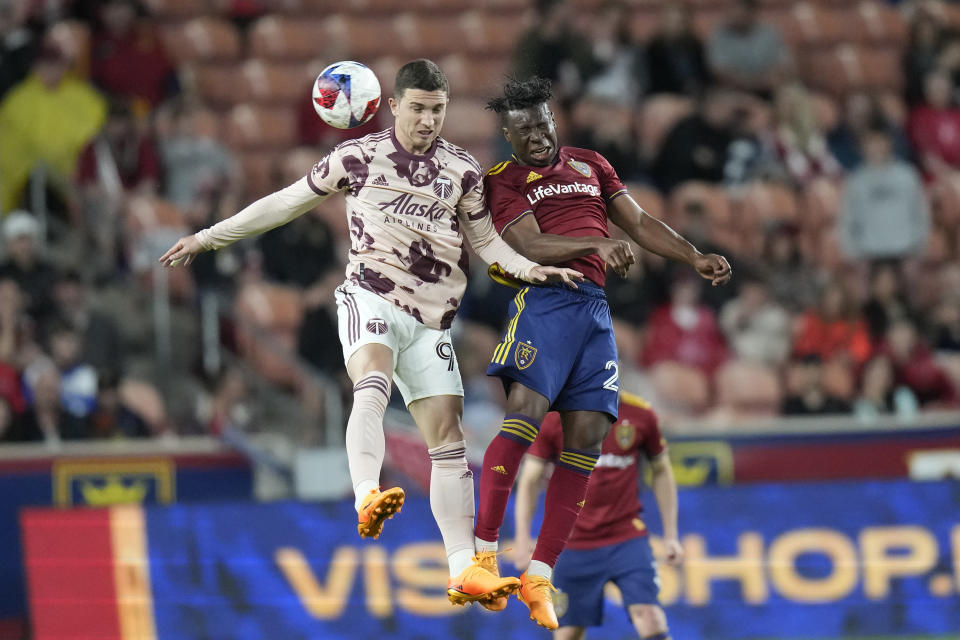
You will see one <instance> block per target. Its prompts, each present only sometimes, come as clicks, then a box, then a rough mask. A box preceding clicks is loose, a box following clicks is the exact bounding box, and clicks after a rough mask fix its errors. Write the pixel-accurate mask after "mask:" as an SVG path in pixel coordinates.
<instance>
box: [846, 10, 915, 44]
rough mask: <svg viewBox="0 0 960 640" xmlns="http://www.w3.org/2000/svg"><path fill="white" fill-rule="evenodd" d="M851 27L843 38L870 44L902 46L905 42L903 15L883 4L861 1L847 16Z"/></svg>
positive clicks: (905, 32)
mask: <svg viewBox="0 0 960 640" xmlns="http://www.w3.org/2000/svg"><path fill="white" fill-rule="evenodd" d="M847 15H848V17H849V18H850V20H851V21H850V22H849V23H848V24H849V25H851V26H850V27H849V28H847V30H846V33H845V36H846V37H847V38H851V39H859V40H860V41H862V42H865V43H870V44H875V45H876V44H895V45H902V43H904V42H906V40H907V29H908V27H907V21H906V19H905V18H904V16H903V14H902V13H901V12H899V11H897V10H896V9H895V8H893V7H892V6H890V5H889V4H887V3H884V2H878V1H877V0H863V2H859V3H858V4H857V5H856V7H855V8H853V11H852V12H850V13H848V14H847Z"/></svg>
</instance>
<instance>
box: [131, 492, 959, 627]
mask: <svg viewBox="0 0 960 640" xmlns="http://www.w3.org/2000/svg"><path fill="white" fill-rule="evenodd" d="M680 505H681V530H682V531H683V532H684V537H683V542H684V546H685V548H686V552H687V561H686V563H685V564H684V565H683V566H682V567H666V566H661V567H660V578H661V582H662V588H661V599H662V601H663V603H664V605H665V607H666V610H667V615H668V618H669V621H670V627H671V630H672V632H673V637H675V638H684V639H685V640H747V639H759V638H849V637H855V636H891V637H895V636H897V635H903V634H944V633H948V632H956V631H957V630H958V629H960V598H958V595H957V594H958V584H960V583H958V578H960V483H956V482H948V481H943V482H934V483H911V482H907V481H891V482H849V483H821V484H807V485H753V486H739V487H728V488H719V487H701V488H696V489H687V490H682V491H681V496H680ZM650 511H655V509H651V510H650ZM651 515H652V514H651ZM146 516H147V517H146V539H147V549H148V556H149V563H150V576H151V580H150V583H151V585H150V588H151V594H152V601H153V611H154V614H155V615H154V620H155V624H156V632H157V633H156V637H158V638H161V639H166V638H171V639H172V638H177V639H187V638H198V639H199V638H235V639H246V638H249V639H251V640H252V639H254V638H256V639H259V638H267V637H270V638H285V639H286V638H290V639H294V638H304V639H306V638H330V639H339V638H343V639H346V638H361V637H362V638H376V637H382V638H410V639H419V638H458V639H465V640H469V639H473V638H476V639H477V640H481V639H484V640H486V639H489V638H492V637H505V638H543V637H547V634H546V632H544V631H543V630H542V629H538V628H537V627H535V626H534V625H533V623H532V622H530V621H529V620H528V619H527V612H526V608H525V607H524V606H523V605H522V604H521V603H519V602H517V601H516V600H511V602H510V604H509V606H508V607H507V609H506V611H504V612H501V613H490V612H488V611H485V610H483V609H481V608H480V607H478V606H470V607H466V608H461V607H452V606H451V605H450V604H449V603H448V602H447V600H446V596H445V593H444V587H445V584H446V579H447V571H446V561H445V558H444V552H443V548H442V545H441V544H440V536H439V532H438V530H437V528H436V525H435V524H434V522H433V519H432V516H431V513H430V506H429V501H428V500H427V499H426V498H421V497H411V498H410V499H409V500H408V502H407V503H406V504H405V505H404V509H403V513H402V514H401V515H400V516H398V517H397V518H395V519H394V520H391V521H390V522H389V523H388V525H387V527H386V528H385V530H384V534H383V535H382V536H381V537H380V539H379V540H377V541H362V540H360V539H359V538H358V537H357V534H356V529H355V522H356V515H355V512H354V510H353V505H352V504H351V503H350V502H347V501H343V502H338V503H332V504H303V503H279V504H267V505H253V504H209V505H201V504H197V505H173V506H167V507H160V506H157V507H147V508H146ZM511 519H512V518H509V517H508V521H509V520H511ZM648 522H649V524H650V529H651V530H652V531H654V532H656V531H659V524H658V523H657V522H656V519H655V518H653V517H651V518H650V519H649V521H648ZM511 533H512V532H511V531H509V527H506V530H505V531H504V534H505V536H507V537H509V536H510V534H511ZM507 544H508V543H507ZM658 546H659V541H658V540H656V539H654V547H655V549H656V548H657V547H658ZM503 565H506V566H503ZM502 569H503V570H504V572H507V573H510V572H514V568H513V567H511V566H509V563H508V562H507V561H504V562H503V563H502ZM609 595H610V600H609V601H608V603H607V615H606V617H605V625H604V627H603V629H598V630H593V631H592V632H591V636H592V637H594V638H604V639H608V640H616V639H620V638H636V634H635V632H634V631H633V629H632V627H631V626H630V624H629V622H628V620H627V618H626V616H625V615H624V613H623V611H622V610H621V609H619V608H618V607H616V605H615V600H616V593H615V590H613V589H611V590H610V591H609ZM570 606H571V607H575V606H576V603H575V602H571V603H570Z"/></svg>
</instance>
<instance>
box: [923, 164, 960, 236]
mask: <svg viewBox="0 0 960 640" xmlns="http://www.w3.org/2000/svg"><path fill="white" fill-rule="evenodd" d="M927 196H928V197H929V199H930V206H931V208H932V210H933V216H934V220H935V221H936V222H937V223H938V224H941V225H943V226H944V227H946V228H952V229H956V228H958V226H960V172H957V171H953V172H950V173H946V174H944V175H941V176H938V177H937V179H936V181H935V182H933V183H932V184H930V185H928V186H927Z"/></svg>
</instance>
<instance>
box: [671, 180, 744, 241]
mask: <svg viewBox="0 0 960 640" xmlns="http://www.w3.org/2000/svg"><path fill="white" fill-rule="evenodd" d="M698 208H699V209H700V210H702V211H703V212H704V213H705V214H706V217H707V221H708V224H709V225H710V227H711V228H712V229H715V230H719V229H724V228H730V227H731V226H732V224H733V216H732V215H731V209H730V201H729V199H728V198H727V193H726V191H724V190H723V188H722V187H719V186H717V185H714V184H710V183H708V182H696V181H691V182H684V183H683V184H681V185H679V186H678V187H676V188H675V189H674V190H673V192H672V193H671V194H670V197H669V209H670V214H669V218H670V220H671V221H672V222H675V223H676V224H677V225H678V226H680V227H681V228H682V227H684V226H685V225H686V224H687V218H688V216H689V215H690V212H691V211H694V210H696V209H698Z"/></svg>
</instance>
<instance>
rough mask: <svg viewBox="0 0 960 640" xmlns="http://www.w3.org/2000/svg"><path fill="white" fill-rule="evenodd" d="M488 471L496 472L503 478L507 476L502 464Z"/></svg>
mask: <svg viewBox="0 0 960 640" xmlns="http://www.w3.org/2000/svg"><path fill="white" fill-rule="evenodd" d="M490 471H496V472H497V473H499V474H500V475H504V476H505V475H507V468H506V467H505V466H503V465H502V464H498V465H497V466H495V467H490Z"/></svg>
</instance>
